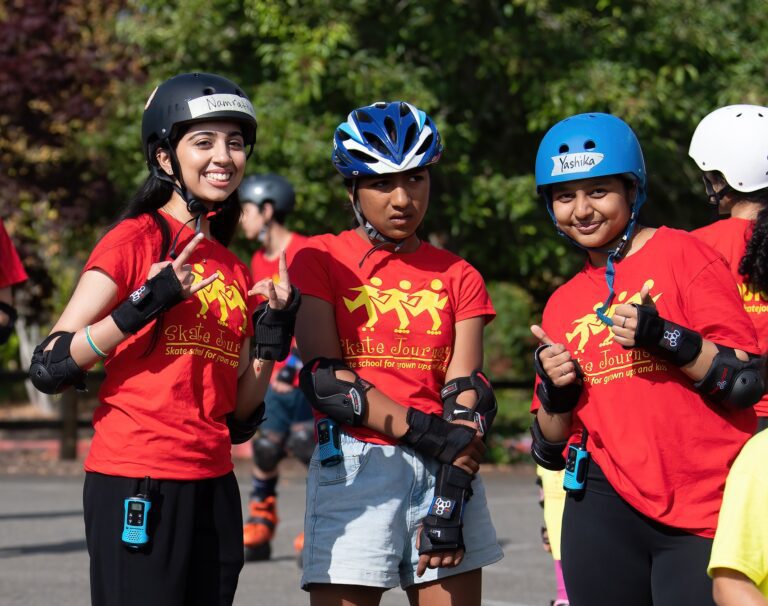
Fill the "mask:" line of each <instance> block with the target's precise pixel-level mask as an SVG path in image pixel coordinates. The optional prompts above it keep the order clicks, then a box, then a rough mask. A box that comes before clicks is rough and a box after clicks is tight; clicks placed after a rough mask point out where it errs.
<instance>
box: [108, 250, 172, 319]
mask: <svg viewBox="0 0 768 606" xmlns="http://www.w3.org/2000/svg"><path fill="white" fill-rule="evenodd" d="M181 292H182V287H181V282H179V279H178V278H177V277H176V273H175V272H174V271H173V267H172V266H171V265H166V266H165V267H163V269H161V270H160V273H158V274H157V275H156V276H154V277H152V278H150V279H149V280H147V281H146V282H144V284H142V285H141V286H139V288H137V289H136V290H134V291H133V292H132V293H131V294H130V295H128V298H127V299H126V300H125V301H123V302H122V303H120V305H118V306H117V307H116V308H115V310H114V311H113V312H112V319H113V320H114V321H115V324H116V325H117V327H118V328H119V329H120V331H121V332H123V333H125V334H136V333H137V332H139V331H140V330H141V329H142V328H144V327H145V326H146V325H147V324H149V323H150V322H151V321H152V320H154V319H155V318H157V316H159V315H160V314H161V313H163V312H164V311H166V310H168V309H170V308H171V307H173V306H174V305H176V304H177V303H180V302H181V301H182V300H183V297H182V296H181Z"/></svg>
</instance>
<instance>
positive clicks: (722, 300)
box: [684, 256, 760, 353]
mask: <svg viewBox="0 0 768 606" xmlns="http://www.w3.org/2000/svg"><path fill="white" fill-rule="evenodd" d="M684 300H685V308H686V315H687V316H688V317H689V319H690V321H691V323H692V325H691V326H689V327H688V328H691V329H693V330H695V331H697V332H699V333H701V336H702V337H704V338H705V339H707V340H709V341H712V342H714V343H718V344H720V345H725V346H727V347H733V348H738V349H743V350H744V351H748V352H750V353H759V351H760V349H759V346H758V343H757V332H756V331H755V325H754V324H753V322H752V320H750V318H749V316H748V315H747V312H746V311H744V304H743V302H742V300H741V297H739V291H738V287H737V286H736V282H735V281H734V279H733V275H732V274H731V272H730V269H729V268H728V266H727V265H726V263H725V261H724V260H723V259H722V257H720V256H716V257H715V258H714V259H712V260H711V261H710V262H709V263H707V264H706V265H705V266H704V267H703V268H702V270H701V271H700V272H698V274H696V276H694V278H693V280H692V281H691V282H690V284H689V285H688V287H687V288H686V289H685V293H684Z"/></svg>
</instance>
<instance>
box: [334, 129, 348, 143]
mask: <svg viewBox="0 0 768 606" xmlns="http://www.w3.org/2000/svg"><path fill="white" fill-rule="evenodd" d="M336 135H337V136H338V137H339V139H341V140H342V141H349V140H350V139H351V138H352V137H351V136H350V135H349V133H348V132H346V131H343V130H341V129H338V130H337V131H336Z"/></svg>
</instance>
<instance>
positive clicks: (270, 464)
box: [253, 436, 285, 471]
mask: <svg viewBox="0 0 768 606" xmlns="http://www.w3.org/2000/svg"><path fill="white" fill-rule="evenodd" d="M284 456H285V450H284V449H283V446H282V444H278V443H277V442H273V441H272V440H270V439H269V438H267V437H264V436H259V437H258V438H256V439H255V440H254V441H253V461H254V463H256V467H258V468H259V469H261V470H262V471H274V470H275V469H277V464H278V463H279V462H280V460H281V459H282V458H283V457H284Z"/></svg>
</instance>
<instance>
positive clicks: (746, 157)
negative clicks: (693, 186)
mask: <svg viewBox="0 0 768 606" xmlns="http://www.w3.org/2000/svg"><path fill="white" fill-rule="evenodd" d="M688 153H689V155H690V156H691V158H693V159H694V160H695V161H696V164H697V165H698V166H699V168H700V169H701V170H702V171H704V174H703V179H704V186H705V187H706V190H707V197H708V198H709V202H710V203H711V204H712V205H713V206H714V207H715V210H716V212H717V214H718V215H719V216H721V217H726V218H725V219H723V220H721V221H716V222H715V223H713V224H711V225H708V226H706V227H702V228H701V229H697V230H695V231H694V232H693V234H694V235H695V236H697V237H698V238H700V239H701V240H703V241H704V242H706V243H707V244H709V245H710V246H711V247H712V248H714V249H715V250H717V251H718V252H720V253H721V254H722V255H723V256H724V257H725V259H726V260H727V261H728V264H729V266H730V268H731V273H732V274H733V276H734V278H735V279H736V283H737V284H738V287H739V294H740V295H741V298H742V300H743V302H744V309H745V311H746V312H747V314H748V315H749V317H750V318H751V320H752V321H753V322H754V324H755V328H756V329H757V335H758V339H759V345H760V351H761V353H763V354H765V353H767V352H768V253H767V252H766V251H768V248H766V247H767V246H768V107H761V106H759V105H728V106H726V107H721V108H719V109H716V110H715V111H713V112H712V113H710V114H708V115H707V116H705V117H704V119H703V120H702V121H701V122H699V125H698V126H697V127H696V130H695V131H694V133H693V137H692V139H691V146H690V149H689V151H688ZM755 413H756V414H757V418H758V425H757V428H758V431H760V430H762V429H765V428H766V427H768V396H763V398H762V400H761V401H760V402H758V403H757V404H755Z"/></svg>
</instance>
